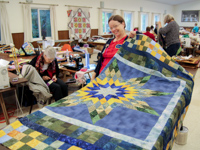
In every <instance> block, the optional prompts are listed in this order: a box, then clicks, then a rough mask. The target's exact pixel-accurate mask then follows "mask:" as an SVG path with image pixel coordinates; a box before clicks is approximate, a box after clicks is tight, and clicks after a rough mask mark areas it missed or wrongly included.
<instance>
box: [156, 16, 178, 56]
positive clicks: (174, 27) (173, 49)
mask: <svg viewBox="0 0 200 150" xmlns="http://www.w3.org/2000/svg"><path fill="white" fill-rule="evenodd" d="M164 24H167V25H166V26H165V27H162V26H161V22H160V21H159V22H158V28H159V33H160V34H165V42H166V46H167V48H166V50H165V51H166V52H167V54H168V55H169V56H173V55H176V54H177V51H178V49H179V48H180V45H181V44H180V40H179V25H178V24H177V23H176V21H175V20H174V17H173V16H172V15H170V14H168V15H166V16H165V18H164Z"/></svg>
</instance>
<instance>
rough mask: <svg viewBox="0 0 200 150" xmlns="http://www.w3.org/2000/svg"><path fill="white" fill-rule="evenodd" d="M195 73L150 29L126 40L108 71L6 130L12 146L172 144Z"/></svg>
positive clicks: (117, 149)
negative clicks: (167, 50) (151, 34)
mask: <svg viewBox="0 0 200 150" xmlns="http://www.w3.org/2000/svg"><path fill="white" fill-rule="evenodd" d="M193 84H194V83H193V76H192V74H190V73H188V72H187V71H186V70H185V69H184V68H183V67H181V66H180V65H179V64H177V63H176V62H175V61H174V60H173V59H172V58H171V57H169V56H168V55H167V54H166V53H165V51H164V50H163V49H162V47H161V46H160V45H159V44H158V43H156V42H155V41H153V40H152V39H150V38H148V37H147V36H145V35H141V34H137V35H136V36H135V37H134V38H132V39H128V40H126V41H125V42H124V44H123V45H122V46H121V48H120V49H119V50H118V52H117V53H116V54H115V56H114V57H113V58H112V60H111V61H110V62H109V63H108V65H107V66H106V67H105V68H104V70H103V71H102V73H101V74H100V75H99V76H98V77H97V78H96V79H95V80H93V81H91V82H90V83H89V84H88V85H87V86H85V87H83V88H82V89H80V90H78V91H76V92H74V93H73V94H71V95H69V96H67V97H65V98H63V99H61V100H59V101H57V102H55V103H53V104H51V105H49V106H46V107H44V108H42V109H41V110H39V111H36V112H34V113H32V114H30V115H28V116H26V117H23V118H20V119H19V120H17V121H16V122H14V123H12V124H10V125H9V126H7V127H5V128H4V129H2V130H1V131H0V143H1V144H3V145H4V146H6V147H8V148H10V149H26V150H28V149H46V150H47V149H69V150H72V149H76V150H79V149H91V150H94V149H97V150H101V149H102V150H103V149H104V150H129V149H130V150H133V149H171V148H172V145H173V142H174V138H175V137H176V135H177V130H178V128H179V127H180V125H181V123H182V121H183V119H184V117H185V114H186V112H187V109H188V106H189V103H190V100H191V94H192V89H193Z"/></svg>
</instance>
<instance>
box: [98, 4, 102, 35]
mask: <svg viewBox="0 0 200 150" xmlns="http://www.w3.org/2000/svg"><path fill="white" fill-rule="evenodd" d="M102 12H103V11H102V9H101V8H100V9H99V31H98V32H99V33H98V34H99V35H103V26H102Z"/></svg>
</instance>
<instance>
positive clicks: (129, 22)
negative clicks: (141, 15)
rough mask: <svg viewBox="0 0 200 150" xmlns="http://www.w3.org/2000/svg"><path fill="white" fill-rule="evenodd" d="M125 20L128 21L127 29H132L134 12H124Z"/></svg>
mask: <svg viewBox="0 0 200 150" xmlns="http://www.w3.org/2000/svg"><path fill="white" fill-rule="evenodd" d="M124 20H125V23H126V28H125V29H126V30H127V31H131V30H132V13H131V12H124Z"/></svg>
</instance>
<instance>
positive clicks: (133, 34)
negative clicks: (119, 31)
mask: <svg viewBox="0 0 200 150" xmlns="http://www.w3.org/2000/svg"><path fill="white" fill-rule="evenodd" d="M135 35H136V31H130V33H129V36H128V37H129V38H133V37H134V36H135Z"/></svg>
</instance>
